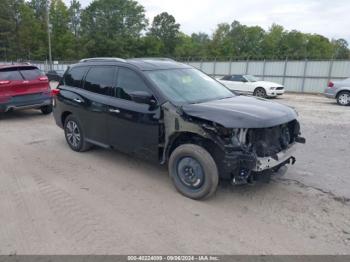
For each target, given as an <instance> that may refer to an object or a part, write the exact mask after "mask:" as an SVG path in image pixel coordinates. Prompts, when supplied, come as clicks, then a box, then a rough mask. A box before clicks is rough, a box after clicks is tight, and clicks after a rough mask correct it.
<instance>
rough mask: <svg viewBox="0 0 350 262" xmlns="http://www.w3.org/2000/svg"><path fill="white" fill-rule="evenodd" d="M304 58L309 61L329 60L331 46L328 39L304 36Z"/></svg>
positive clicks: (331, 54)
mask: <svg viewBox="0 0 350 262" xmlns="http://www.w3.org/2000/svg"><path fill="white" fill-rule="evenodd" d="M306 37H307V45H306V50H307V51H306V52H307V53H306V56H307V58H310V59H331V58H332V57H333V51H334V49H333V45H332V43H331V42H330V41H329V39H328V38H326V37H324V36H322V35H316V34H313V35H306Z"/></svg>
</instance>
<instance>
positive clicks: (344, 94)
mask: <svg viewBox="0 0 350 262" xmlns="http://www.w3.org/2000/svg"><path fill="white" fill-rule="evenodd" d="M337 103H338V105H341V106H348V105H350V92H349V91H341V92H340V93H339V94H338V95H337Z"/></svg>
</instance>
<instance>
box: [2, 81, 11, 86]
mask: <svg viewBox="0 0 350 262" xmlns="http://www.w3.org/2000/svg"><path fill="white" fill-rule="evenodd" d="M9 83H11V81H9V80H0V85H7V84H9Z"/></svg>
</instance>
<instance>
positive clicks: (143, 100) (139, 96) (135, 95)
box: [129, 91, 156, 105]
mask: <svg viewBox="0 0 350 262" xmlns="http://www.w3.org/2000/svg"><path fill="white" fill-rule="evenodd" d="M129 96H130V97H131V99H132V101H134V102H136V103H139V104H147V105H154V104H155V102H156V100H155V99H154V97H153V95H151V94H150V93H148V92H144V91H135V92H131V93H129Z"/></svg>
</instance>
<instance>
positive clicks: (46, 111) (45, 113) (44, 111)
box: [40, 105, 52, 115]
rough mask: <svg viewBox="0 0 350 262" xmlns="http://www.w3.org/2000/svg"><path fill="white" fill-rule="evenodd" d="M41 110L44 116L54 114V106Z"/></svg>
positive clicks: (44, 107) (43, 107)
mask: <svg viewBox="0 0 350 262" xmlns="http://www.w3.org/2000/svg"><path fill="white" fill-rule="evenodd" d="M40 110H41V112H42V113H43V114H44V115H48V114H51V113H52V105H47V106H42V107H41V108H40Z"/></svg>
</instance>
